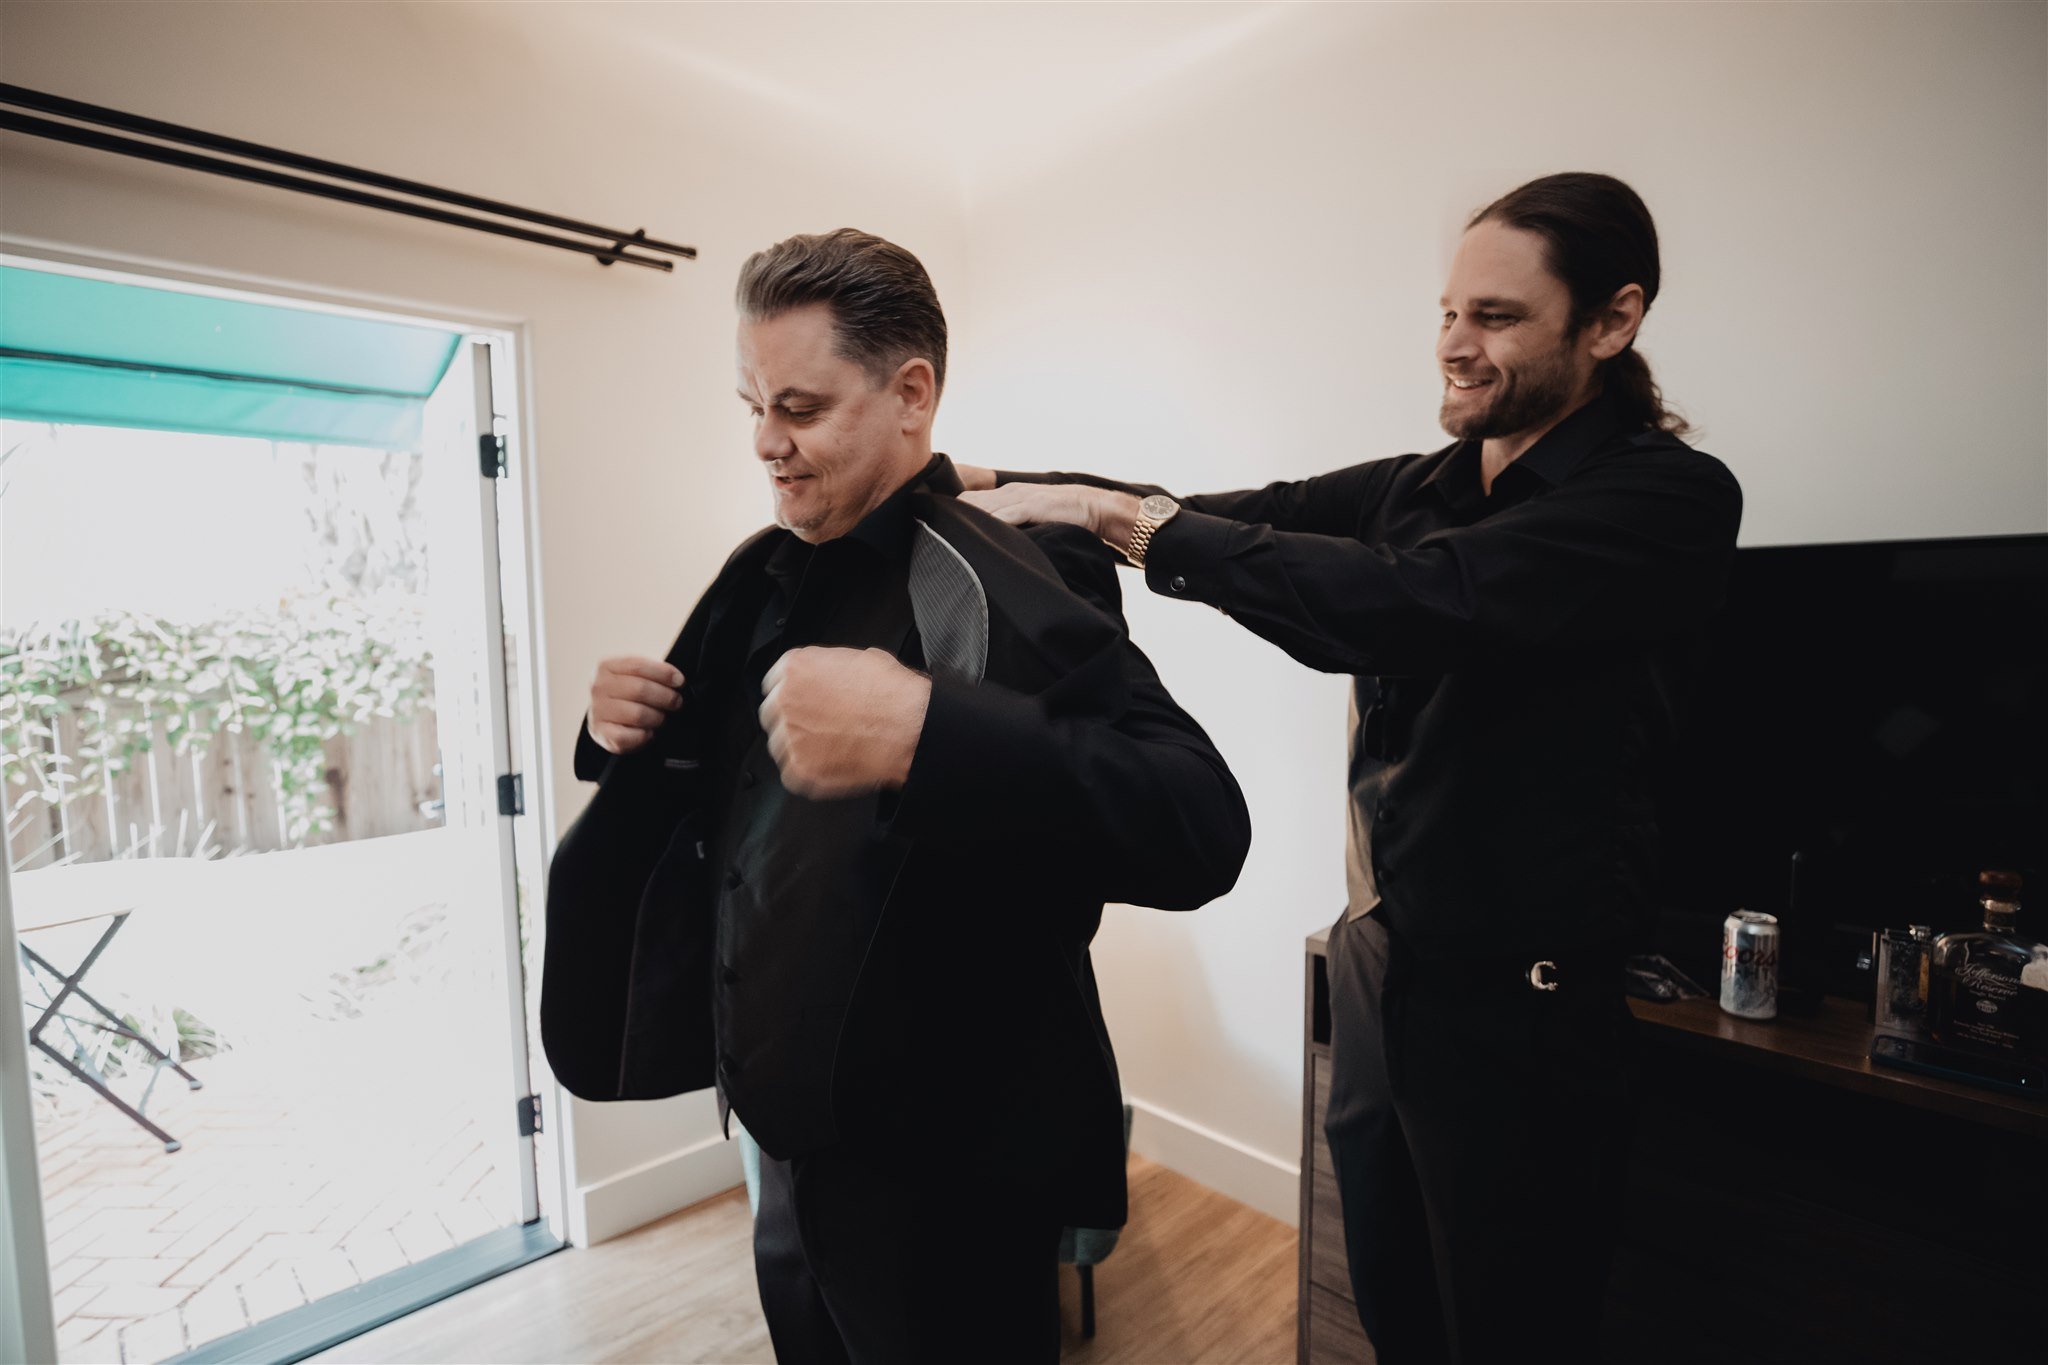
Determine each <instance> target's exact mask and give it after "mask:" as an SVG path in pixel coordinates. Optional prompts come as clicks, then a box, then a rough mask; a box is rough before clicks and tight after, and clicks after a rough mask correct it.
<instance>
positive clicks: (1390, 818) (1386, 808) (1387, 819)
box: [1375, 801, 1394, 825]
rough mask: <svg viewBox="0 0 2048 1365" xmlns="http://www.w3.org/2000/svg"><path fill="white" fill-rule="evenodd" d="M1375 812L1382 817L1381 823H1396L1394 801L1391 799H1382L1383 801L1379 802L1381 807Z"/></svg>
mask: <svg viewBox="0 0 2048 1365" xmlns="http://www.w3.org/2000/svg"><path fill="white" fill-rule="evenodd" d="M1375 813H1376V814H1377V815H1378V816H1379V818H1380V823H1381V824H1386V825H1391V824H1393V823H1394V803H1393V802H1391V801H1382V802H1380V804H1379V809H1378V811H1377V812H1375Z"/></svg>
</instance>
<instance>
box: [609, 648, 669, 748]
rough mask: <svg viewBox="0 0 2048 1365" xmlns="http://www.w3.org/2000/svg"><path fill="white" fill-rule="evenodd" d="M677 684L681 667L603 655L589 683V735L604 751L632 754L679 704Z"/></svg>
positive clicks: (655, 661) (656, 660)
mask: <svg viewBox="0 0 2048 1365" xmlns="http://www.w3.org/2000/svg"><path fill="white" fill-rule="evenodd" d="M682 685H683V675H682V673H681V671H680V670H678V669H676V668H674V667H673V666H671V665H669V664H666V663H664V662H662V661H661V660H660V659H641V658H636V657H634V656H632V655H621V656H620V657H618V658H616V659H606V660H605V661H604V662H603V663H601V664H599V665H598V666H597V680H596V681H595V682H593V683H591V684H590V737H591V738H592V739H594V740H596V741H597V745H598V747H599V748H600V749H603V750H605V751H606V752H607V753H614V754H630V753H632V752H633V751H634V750H635V749H638V748H640V747H641V746H642V745H644V744H646V743H647V742H648V741H649V740H651V739H653V738H654V732H655V731H656V730H658V729H660V728H661V723H662V722H663V721H664V720H667V719H668V715H669V712H671V711H674V710H675V709H676V708H677V707H679V706H681V705H682V704H683V694H682V693H681V692H679V691H677V690H676V689H678V688H680V687H681V686H682Z"/></svg>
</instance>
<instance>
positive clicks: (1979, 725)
mask: <svg viewBox="0 0 2048 1365" xmlns="http://www.w3.org/2000/svg"><path fill="white" fill-rule="evenodd" d="M1659 823H1660V825H1661V827H1662V830H1663V833H1664V858H1663V890H1662V894H1661V896H1660V901H1661V905H1660V910H1661V912H1662V913H1661V914H1660V925H1659V935H1658V937H1659V946H1660V947H1662V948H1664V949H1665V950H1666V951H1667V953H1669V954H1670V955H1671V956H1673V957H1674V960H1677V961H1678V962H1679V964H1680V965H1681V966H1687V965H1688V963H1690V964H1692V965H1691V968H1689V969H1699V970H1705V971H1712V970H1713V969H1714V968H1715V967H1716V966H1717V965H1718V964H1717V953H1718V948H1719V932H1720V931H1719V921H1720V920H1721V919H1722V918H1723V917H1725V916H1726V914H1727V912H1728V911H1730V910H1732V909H1736V908H1738V907H1741V908H1747V909H1752V910H1763V911H1767V912H1770V913H1774V914H1778V915H1781V916H1785V917H1786V934H1787V942H1786V959H1787V960H1786V963H1785V973H1786V978H1787V984H1788V985H1790V986H1792V987H1793V988H1794V989H1798V988H1799V987H1801V986H1804V987H1806V988H1808V989H1816V988H1817V987H1818V984H1819V978H1818V973H1819V972H1820V971H1821V970H1822V966H1823V964H1822V962H1821V961H1820V959H1821V958H1822V957H1823V956H1825V955H1826V951H1827V949H1826V946H1825V943H1824V940H1825V939H1826V938H1827V937H1828V935H1829V933H1830V931H1831V929H1832V927H1833V926H1838V925H1849V926H1867V927H1873V928H1882V927H1887V926H1902V925H1906V924H1910V923H1929V924H1933V925H1934V926H1935V927H1936V928H1937V929H1942V930H1946V929H1953V928H1976V927H1978V926H1977V924H1976V923H1975V922H1974V917H1975V915H1976V911H1975V904H1974V901H1975V893H1974V889H1973V887H1974V878H1975V875H1976V873H1977V872H1978V871H1980V870H1982V869H1986V868H2009V869H2013V870H2016V871H2019V872H2020V873H2021V874H2022V875H2023V876H2024V877H2025V879H2026V885H2025V889H2024V891H2023V893H2022V906H2023V908H2022V914H2021V921H2020V927H2021V931H2022V933H2024V934H2027V935H2028V936H2030V937H2032V938H2035V939H2036V940H2042V939H2043V931H2044V929H2048V916H2044V915H2043V914H2042V908H2043V906H2044V905H2048V535H2022V536H1989V537H1982V538H1974V539H1953V540H1915V541H1889V542H1872V543H1857V544H1838V545H1795V546H1770V547H1759V548H1754V549H1743V550H1740V551H1738V552H1737V554H1736V558H1735V565H1734V569H1733V573H1732V577H1731V580H1730V583H1729V590H1728V597H1727V602H1726V606H1725V607H1724V609H1723V610H1722V611H1721V612H1720V614H1719V615H1718V617H1717V618H1716V619H1715V620H1714V622H1713V623H1712V625H1711V626H1710V627H1709V629H1708V632H1707V636H1706V639H1705V641H1704V646H1703V649H1702V651H1701V656H1700V661H1699V666H1698V668H1697V671H1696V672H1695V674H1694V675H1693V678H1692V686H1691V687H1690V689H1689V695H1688V698H1687V702H1686V712H1685V725H1684V727H1683V729H1682V730H1681V732H1680V734H1679V736H1678V739H1677V741H1676V743H1675V744H1674V746H1673V749H1672V752H1671V761H1670V763H1669V764H1668V765H1667V767H1666V769H1665V771H1664V772H1663V774H1662V779H1661V782H1660V794H1659ZM1795 853H1797V854H1799V855H1801V858H1800V864H1801V874H1800V879H1799V880H1800V889H1799V892H1798V893H1797V895H1796V896H1795V895H1794V893H1793V891H1792V885H1793V855H1794V854H1795ZM1706 984H1709V986H1711V982H1709V983H1706Z"/></svg>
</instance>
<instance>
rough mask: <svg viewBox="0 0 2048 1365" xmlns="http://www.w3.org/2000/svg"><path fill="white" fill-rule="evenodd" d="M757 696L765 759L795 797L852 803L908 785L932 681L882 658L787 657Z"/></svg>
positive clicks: (823, 652)
mask: <svg viewBox="0 0 2048 1365" xmlns="http://www.w3.org/2000/svg"><path fill="white" fill-rule="evenodd" d="M761 691H762V692H763V693H764V694H765V695H764V699H763V700H762V702H761V728H762V729H763V730H765V731H767V732H768V753H769V755H770V756H771V757H773V758H774V760H775V766H776V767H777V768H779V769H781V771H782V785H783V786H785V787H787V788H789V789H790V790H791V791H793V792H795V793H796V794H797V795H798V796H806V797H809V798H811V799H812V800H814V801H823V800H828V799H831V798H833V797H841V796H860V795H862V794H864V793H867V792H871V791H879V790H881V789H883V788H885V787H901V786H902V785H903V783H904V781H905V780H906V779H908V778H909V776H910V760H911V757H912V756H913V755H914V754H916V752H917V741H918V737H919V736H920V735H922V734H923V733H924V713H925V707H926V706H928V705H929V704H930V703H931V696H932V680H931V679H930V678H928V677H926V676H924V675H923V674H922V673H917V672H913V671H912V670H910V669H908V668H905V667H904V666H903V665H902V664H900V663H898V662H896V656H895V655H893V654H891V653H889V651H888V650H886V649H831V648H819V647H813V648H807V649H792V650H791V651H789V653H787V654H785V655H783V656H782V657H781V658H780V659H777V660H776V661H775V666H774V667H773V668H771V669H769V670H768V676H767V677H765V678H763V679H762V680H761Z"/></svg>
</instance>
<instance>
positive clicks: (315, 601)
mask: <svg viewBox="0 0 2048 1365" xmlns="http://www.w3.org/2000/svg"><path fill="white" fill-rule="evenodd" d="M424 615H425V613H424V607H423V605H422V604H421V603H420V602H419V600H418V599H417V598H415V597H412V596H411V595H409V594H402V593H396V592H393V593H384V594H379V595H378V596H377V597H374V598H371V599H368V600H364V599H360V598H357V597H355V596H352V595H346V594H343V593H340V592H327V593H321V594H309V595H306V596H302V597H298V598H291V599H284V600H281V601H280V602H279V604H278V608H277V610H276V611H274V612H271V611H260V612H258V611H248V612H240V613H237V614H235V615H233V616H230V617H228V618H225V619H223V620H219V621H212V622H205V623H201V624H183V623H177V622H171V621H166V620H163V619H161V618H158V617H154V616H146V615H141V614H137V613H133V612H124V611H112V612H105V613H102V614H100V615H98V616H96V617H93V618H91V619H88V620H74V621H64V622H60V623H58V624H56V625H54V626H50V627H31V628H28V629H21V630H0V745H4V747H0V768H4V770H5V773H6V784H7V788H8V791H9V797H8V801H7V811H6V813H7V819H8V828H9V830H10V831H12V830H13V828H14V821H15V818H16V816H17V815H19V814H20V813H21V812H22V811H23V810H24V809H25V808H26V807H27V806H28V804H29V803H30V802H32V801H36V800H40V801H42V802H44V803H45V804H47V805H50V806H59V805H62V804H64V803H67V802H75V801H80V800H84V799H87V798H89V797H92V796H94V795H97V794H98V793H100V792H101V791H103V790H104V789H105V787H106V784H107V782H108V781H109V780H110V779H111V778H113V777H115V776H118V775H119V774H120V773H122V772H123V771H125V770H126V769H127V768H128V766H129V765H130V764H132V763H133V762H134V761H135V760H136V758H137V756H138V755H141V754H144V753H147V752H148V751H149V749H150V748H151V747H152V745H153V744H154V743H155V742H156V739H155V727H156V725H157V724H159V723H161V725H162V727H163V733H164V736H165V739H166V740H167V742H168V743H169V744H170V746H171V748H172V751H173V752H175V753H178V754H181V755H182V754H186V753H189V752H191V751H192V750H193V748H194V747H195V746H204V745H206V744H209V743H211V742H212V741H213V739H214V738H215V737H217V736H219V735H221V734H224V733H225V734H243V733H246V734H249V735H251V736H253V737H254V738H256V739H257V740H258V741H259V742H260V743H261V745H262V747H263V749H264V750H265V751H266V752H267V753H268V754H269V756H270V757H271V759H272V760H273V762H274V764H275V766H276V771H277V782H278V788H279V792H278V794H279V800H280V804H281V806H282V810H283V823H284V828H285V839H286V842H287V843H288V844H292V845H298V844H301V843H303V842H304V841H305V840H306V839H307V838H308V837H309V836H312V835H318V834H325V833H328V832H330V831H331V830H332V828H333V818H334V810H333V806H332V804H331V802H330V801H329V800H328V792H327V773H326V760H325V748H324V746H325V744H326V742H327V741H328V740H329V739H332V738H334V737H335V736H337V735H341V734H348V733H352V732H353V731H354V728H355V727H356V726H357V725H359V724H361V723H363V722H365V721H367V720H369V719H370V718H371V717H373V716H383V717H389V718H394V719H400V720H404V719H409V718H411V716H412V715H413V714H414V713H415V712H416V711H417V710H418V709H420V707H421V705H422V703H423V702H424V701H425V699H426V698H427V695H428V688H429V686H430V684H431V673H430V664H431V655H430V651H429V649H428V646H427V640H426V628H425V619H424ZM67 712H70V713H92V714H94V715H96V716H97V717H98V718H99V719H100V721H101V723H100V724H99V725H97V726H85V727H80V742H79V744H78V746H77V751H76V752H75V753H60V752H58V751H57V748H56V745H55V743H54V740H55V739H56V735H57V724H58V722H59V720H60V718H62V717H63V716H64V715H65V714H66V713H67Z"/></svg>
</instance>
